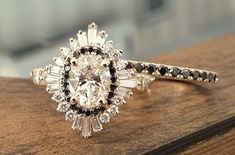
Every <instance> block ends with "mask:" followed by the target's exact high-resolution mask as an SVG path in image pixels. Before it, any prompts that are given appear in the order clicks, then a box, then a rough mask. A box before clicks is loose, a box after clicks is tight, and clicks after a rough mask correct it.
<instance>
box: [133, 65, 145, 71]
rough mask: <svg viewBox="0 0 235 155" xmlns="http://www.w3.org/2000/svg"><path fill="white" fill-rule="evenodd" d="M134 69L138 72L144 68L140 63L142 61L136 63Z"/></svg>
mask: <svg viewBox="0 0 235 155" xmlns="http://www.w3.org/2000/svg"><path fill="white" fill-rule="evenodd" d="M135 69H136V71H137V72H138V73H141V72H142V71H143V70H144V64H142V63H137V64H136V65H135Z"/></svg>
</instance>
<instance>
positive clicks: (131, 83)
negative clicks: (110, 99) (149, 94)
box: [119, 79, 138, 88]
mask: <svg viewBox="0 0 235 155" xmlns="http://www.w3.org/2000/svg"><path fill="white" fill-rule="evenodd" d="M119 84H120V86H122V87H128V88H135V87H137V85H138V81H137V80H136V79H127V80H120V81H119Z"/></svg>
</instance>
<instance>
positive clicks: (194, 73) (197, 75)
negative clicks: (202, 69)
mask: <svg viewBox="0 0 235 155" xmlns="http://www.w3.org/2000/svg"><path fill="white" fill-rule="evenodd" d="M199 75H200V73H199V72H198V71H196V70H195V71H193V72H192V76H193V79H194V80H197V79H198V77H199Z"/></svg>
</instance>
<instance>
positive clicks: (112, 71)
mask: <svg viewBox="0 0 235 155" xmlns="http://www.w3.org/2000/svg"><path fill="white" fill-rule="evenodd" d="M109 72H110V74H111V75H113V74H115V73H116V69H115V68H114V67H111V68H109Z"/></svg>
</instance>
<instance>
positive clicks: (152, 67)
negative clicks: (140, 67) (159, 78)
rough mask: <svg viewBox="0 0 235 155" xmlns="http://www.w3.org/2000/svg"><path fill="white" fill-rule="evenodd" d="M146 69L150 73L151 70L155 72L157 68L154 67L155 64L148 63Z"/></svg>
mask: <svg viewBox="0 0 235 155" xmlns="http://www.w3.org/2000/svg"><path fill="white" fill-rule="evenodd" d="M147 70H148V72H149V73H150V74H152V73H153V72H155V71H156V70H157V68H156V66H155V65H153V64H150V65H148V68H147Z"/></svg>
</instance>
